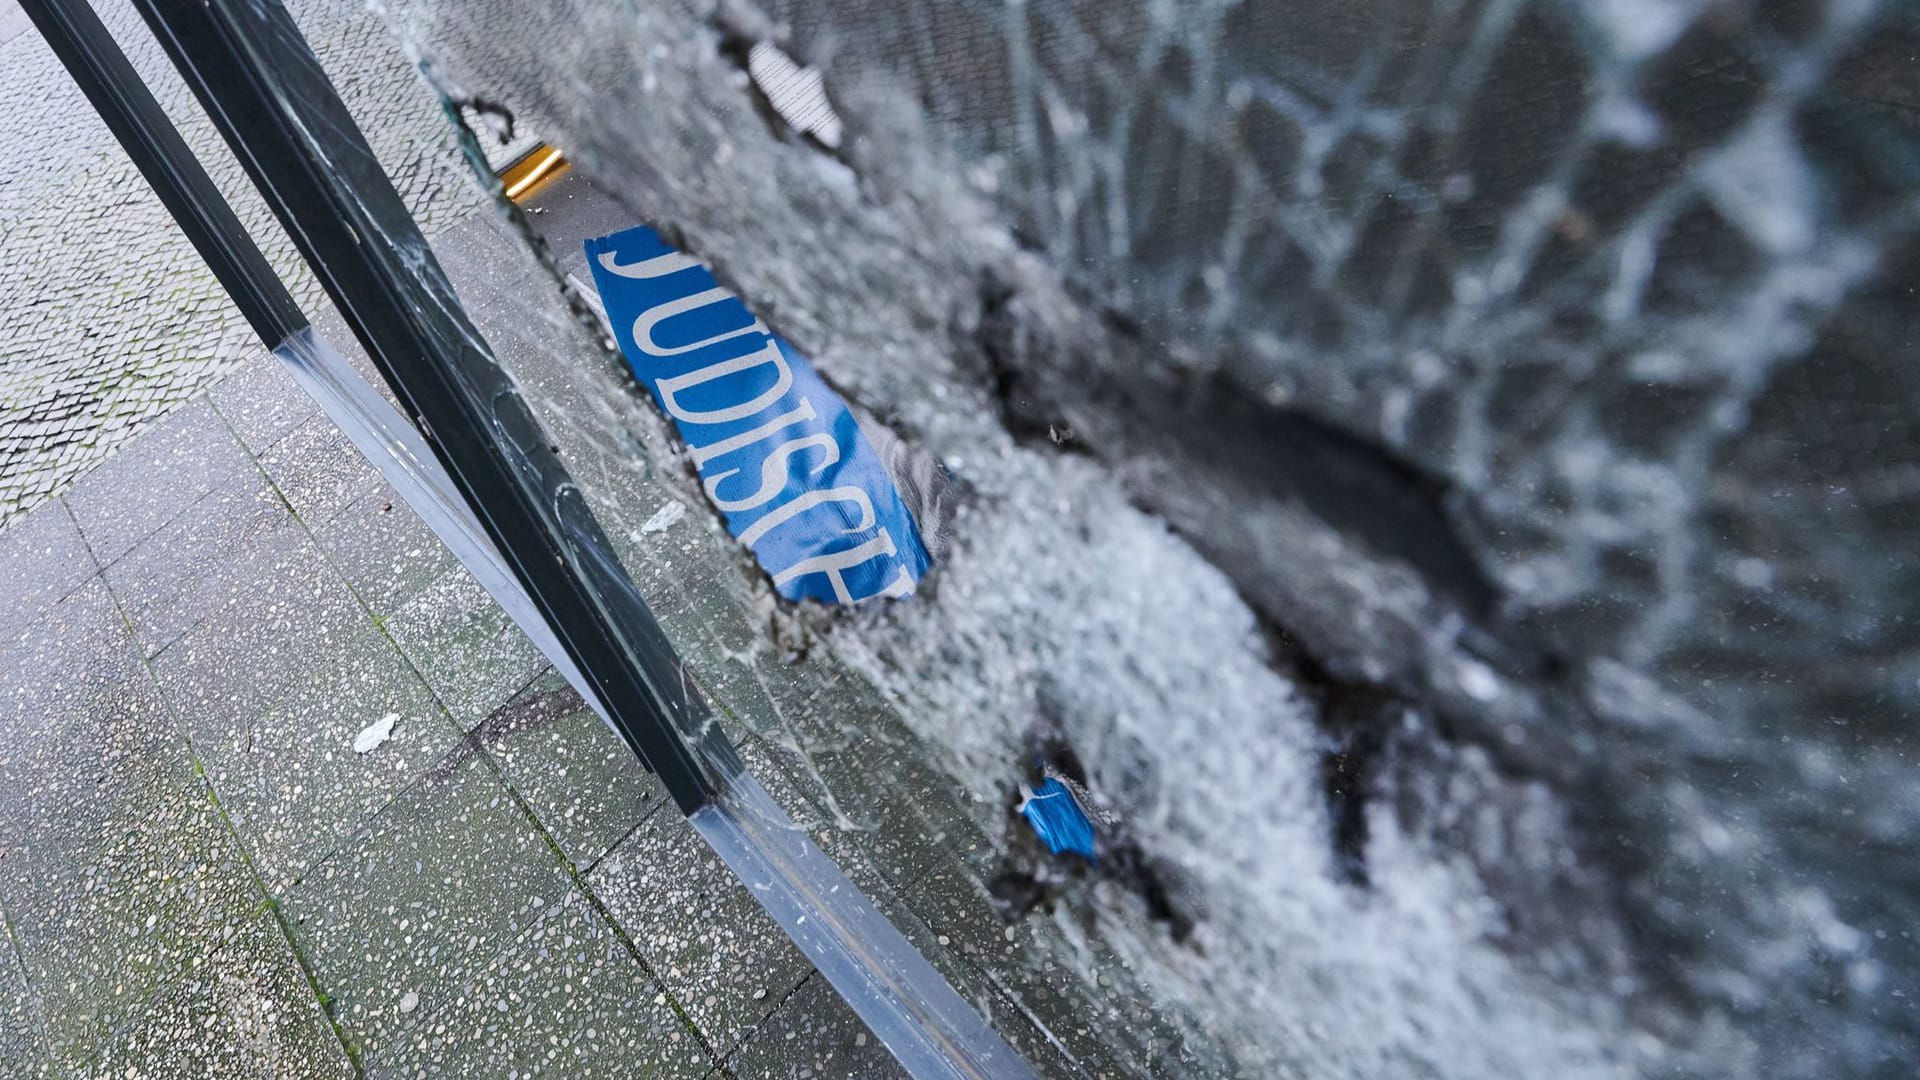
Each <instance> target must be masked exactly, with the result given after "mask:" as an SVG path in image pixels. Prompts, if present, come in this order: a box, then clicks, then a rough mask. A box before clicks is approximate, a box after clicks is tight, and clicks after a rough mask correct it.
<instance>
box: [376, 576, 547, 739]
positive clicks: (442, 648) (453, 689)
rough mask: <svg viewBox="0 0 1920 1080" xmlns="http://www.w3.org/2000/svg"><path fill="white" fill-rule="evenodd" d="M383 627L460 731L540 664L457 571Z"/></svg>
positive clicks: (509, 623) (523, 639)
mask: <svg viewBox="0 0 1920 1080" xmlns="http://www.w3.org/2000/svg"><path fill="white" fill-rule="evenodd" d="M386 628H387V632H388V633H390V634H392V635H393V640H394V641H395V642H396V643H398V644H399V646H400V651H401V652H403V653H405V654H406V657H407V659H408V661H409V662H411V663H412V664H413V666H414V667H415V668H417V669H419V671H420V674H421V675H422V677H424V678H425V679H426V680H427V685H429V686H431V687H433V692H434V693H435V694H437V695H439V698H440V700H441V702H442V703H443V704H445V705H446V707H447V712H448V714H449V715H451V716H452V717H453V719H454V722H455V723H456V724H458V725H459V726H460V727H461V729H462V730H466V729H470V728H472V727H473V726H474V725H475V724H478V723H479V722H480V721H481V720H483V719H485V718H486V717H487V715H488V714H490V713H492V712H493V710H495V709H497V708H499V707H500V706H501V705H503V704H505V703H506V702H507V701H508V700H509V699H511V698H512V697H513V696H514V695H515V694H517V693H519V692H520V690H521V689H523V688H524V687H525V686H526V685H527V684H528V683H531V682H532V681H533V680H534V679H535V678H536V677H537V676H538V675H539V674H540V672H541V671H542V670H543V669H544V668H545V667H546V664H547V661H546V658H545V657H544V656H542V655H540V650H539V649H536V648H534V646H533V642H531V641H529V640H527V636H526V635H525V634H523V633H521V632H520V628H519V627H518V626H515V625H514V623H513V620H512V619H510V618H508V617H507V613H506V612H505V611H502V610H501V608H500V605H498V604H496V603H494V602H493V598H492V597H489V596H488V595H487V592H486V590H485V589H482V588H481V587H480V584H479V582H477V581H475V580H474V579H473V575H471V574H469V573H467V572H466V570H464V569H459V568H456V569H453V570H450V571H448V572H447V573H445V574H442V575H441V576H440V578H439V579H438V580H436V581H435V582H434V583H433V584H432V585H430V586H428V587H427V588H426V589H424V590H422V591H421V593H420V594H419V595H418V596H416V597H414V598H413V599H412V600H410V601H408V602H407V603H406V604H404V605H402V606H401V608H400V609H399V610H398V611H396V612H394V614H393V616H392V617H391V618H389V619H387V620H386Z"/></svg>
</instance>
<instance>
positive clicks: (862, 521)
mask: <svg viewBox="0 0 1920 1080" xmlns="http://www.w3.org/2000/svg"><path fill="white" fill-rule="evenodd" d="M586 248H587V264H588V265H589V266H591V267H592V268H593V280H594V284H595V286H596V288H597V289H598V290H599V293H600V302H601V304H602V306H603V307H604V308H605V310H606V316H607V321H608V323H609V324H611V326H612V328H613V333H614V337H615V339H616V340H618V341H619V343H620V351H621V352H622V353H623V354H625V356H626V358H627V363H628V365H629V366H631V367H632V368H633V373H634V376H635V377H636V378H638V379H639V380H640V382H641V384H642V385H644V386H645V387H646V388H647V389H648V390H650V391H651V392H652V393H653V397H654V400H655V401H657V402H658V403H659V405H660V407H661V409H663V410H665V411H666V413H667V415H668V416H669V417H670V418H672V420H673V423H674V426H675V427H676V428H678V429H679V431H680V435H681V437H682V438H683V439H685V440H686V443H687V447H688V449H689V452H690V454H691V456H692V458H693V463H694V466H695V468H696V469H698V470H699V473H700V480H701V484H702V486H703V487H705V489H706V492H707V497H708V498H709V499H711V500H713V504H714V505H715V506H716V507H718V508H719V509H720V511H721V513H722V514H724V515H725V516H726V521H727V528H728V530H729V531H731V532H732V533H733V535H734V536H736V537H738V538H739V539H740V542H741V543H743V544H745V545H746V546H747V548H748V549H749V550H751V551H752V552H753V555H754V558H755V559H757V560H758V561H759V563H760V566H761V568H762V569H764V570H766V572H767V574H768V575H769V576H771V577H772V578H773V584H774V588H775V589H776V590H777V591H778V592H779V593H780V595H781V596H783V597H785V598H787V599H789V600H802V599H812V600H819V601H822V602H824V603H839V604H852V603H857V602H859V601H861V600H865V599H868V598H869V597H874V596H896V597H897V596H907V595H910V594H911V593H912V592H913V591H914V588H915V586H916V585H918V584H919V581H920V578H921V577H922V576H923V575H925V574H926V572H927V567H928V565H929V563H930V562H931V561H932V560H931V558H930V557H929V555H928V554H927V548H926V545H925V543H923V541H922V540H921V536H920V530H919V527H918V525H917V524H916V523H915V521H914V519H913V513H912V511H910V510H909V509H908V508H907V505H906V503H905V502H904V501H903V500H902V499H901V497H900V490H899V488H898V487H897V486H895V484H894V481H893V477H892V476H891V475H890V474H889V473H888V472H887V470H886V467H885V466H884V465H883V464H882V463H881V460H880V457H879V455H878V454H876V453H875V452H874V449H873V446H872V444H870V443H869V442H868V441H867V438H866V436H865V435H864V434H862V433H861V431H860V427H859V425H858V423H856V421H855V420H854V417H853V414H852V412H850V411H849V410H848V408H847V405H846V403H845V402H844V401H842V400H841V399H840V397H839V395H837V394H835V393H834V392H833V390H832V389H830V388H829V387H828V386H827V384H826V383H825V382H823V381H822V380H821V378H820V376H819V375H818V374H817V373H816V372H815V371H814V370H813V365H812V364H810V363H808V362H807V360H806V358H805V357H803V356H801V355H800V354H798V353H796V352H794V351H793V348H792V347H791V346H789V345H788V344H787V343H786V342H785V341H782V340H780V339H779V338H778V337H775V336H774V335H773V334H772V333H770V332H769V331H768V330H767V327H766V324H765V323H763V322H761V321H760V320H759V319H758V318H756V317H755V316H754V314H753V313H752V312H750V311H748V310H747V308H746V305H745V304H743V303H741V301H740V299H739V297H736V296H734V295H733V293H731V292H729V291H727V290H726V289H724V288H721V287H720V286H719V284H718V283H716V282H715V281H714V279H713V275H712V274H711V273H709V272H708V270H707V268H706V265H705V264H704V263H702V262H700V261H699V260H698V259H695V258H693V257H691V256H689V255H685V254H682V253H681V252H678V251H675V250H674V249H673V248H672V247H670V246H668V244H667V243H666V241H664V240H662V239H661V238H660V235H659V234H658V233H656V232H654V231H653V230H652V229H649V228H647V227H645V226H639V227H636V228H632V229H627V230H625V231H623V232H617V233H614V234H613V235H611V236H602V237H597V238H595V239H591V240H588V241H587V242H586Z"/></svg>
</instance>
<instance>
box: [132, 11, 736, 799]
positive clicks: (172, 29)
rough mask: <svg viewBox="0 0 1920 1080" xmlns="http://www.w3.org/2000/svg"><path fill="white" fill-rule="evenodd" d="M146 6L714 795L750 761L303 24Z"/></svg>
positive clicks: (310, 255)
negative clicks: (469, 306) (477, 323)
mask: <svg viewBox="0 0 1920 1080" xmlns="http://www.w3.org/2000/svg"><path fill="white" fill-rule="evenodd" d="M136 6H137V7H138V9H139V10H140V13H141V15H142V16H143V17H144V18H145V19H146V21H147V24H148V25H149V26H150V27H151V28H152V30H153V32H154V35H155V36H156V37H157V38H159V40H160V44H161V45H162V47H164V48H165V49H166V51H167V53H168V55H169V56H170V57H171V58H172V60H173V62H174V64H175V66H176V67H178V68H179V69H180V72H181V74H182V75H183V76H184V77H185V78H186V81H187V84H188V86H190V87H191V88H192V89H193V91H194V93H195V95H196V96H198V98H199V99H200V103H201V105H202V106H203V107H205V108H206V110H207V112H208V114H209V115H210V116H211V117H212V118H213V121H214V124H215V126H216V127H218V128H219V129H220V132H221V134H222V135H223V136H224V137H225V138H226V140H227V143H228V145H230V146H231V147H232V148H233V150H234V152H235V153H236V154H237V155H238V156H239V158H240V162H241V164H242V165H243V166H244V167H245V168H246V170H247V173H248V175H249V176H250V177H251V179H252V180H253V182H254V184H255V186H256V187H258V188H259V189H260V192H261V194H262V195H264V196H265V197H266V199H267V203H268V205H269V206H271V207H272V209H273V212H274V214H275V215H276V216H277V217H278V218H279V219H280V222H281V224H282V225H284V226H285V227H286V230H287V232H288V233H289V234H290V235H291V236H292V237H293V239H294V242H295V244H296V245H298V246H299V248H300V251H301V254H302V255H303V256H305V258H306V261H307V264H308V265H309V266H310V267H312V269H313V272H314V274H315V276H316V277H318V278H319V279H320V282H321V284H322V285H323V286H325V288H326V290H327V293H328V295H329V296H331V297H332V299H333V302H334V304H335V305H336V306H337V307H338V308H339V310H340V313H341V314H342V315H343V316H344V317H345V319H346V321H347V324H348V325H349V326H350V327H351V328H352V329H353V332H354V336H355V337H356V338H358V339H359V341H360V344H361V346H362V347H363V348H365V350H366V352H367V355H368V356H369V357H371V358H372V359H373V362H374V364H375V366H376V367H378V368H379V369H380V372H381V374H382V375H384V376H385V377H386V380H387V383H388V385H390V386H391V387H392V388H393V391H394V394H395V396H396V397H398V398H399V399H400V403H401V405H402V407H403V408H405V409H406V410H407V412H408V413H409V414H410V415H411V416H412V417H413V419H414V421H415V423H417V424H418V425H419V427H420V430H421V431H422V432H423V433H425V434H426V436H427V439H428V442H429V444H430V445H431V446H432V448H433V452H434V455H435V456H436V457H438V458H439V460H440V463H441V465H442V466H444V467H445V468H446V470H447V473H448V475H450V476H451V477H452V478H453V480H454V483H455V484H456V486H458V488H459V489H460V493H461V494H462V495H463V496H464V497H465V498H466V500H467V502H468V504H469V505H471V506H472V507H473V509H474V511H475V513H476V515H477V516H478V517H479V519H480V522H481V524H482V525H483V526H484V527H485V529H486V531H487V534H488V536H489V537H490V538H491V539H492V541H493V544H494V546H495V547H496V548H497V549H498V550H499V552H500V554H501V555H502V556H504V557H505V558H506V560H507V563H508V565H509V566H511V567H512V569H513V571H514V576H515V577H516V578H518V579H519V581H520V584H521V585H522V587H524V588H525V589H526V591H527V593H528V595H529V596H531V597H532V598H533V600H534V603H535V604H536V606H538V608H539V609H540V613H541V615H542V616H543V617H544V618H545V619H546V621H547V623H548V624H549V625H550V626H552V627H553V629H554V632H555V635H556V636H557V637H558V638H559V640H560V644H561V646H562V647H563V648H564V649H565V650H566V652H567V654H568V656H570V657H571V658H572V659H573V661H574V663H575V665H576V666H577V667H578V669H579V670H580V672H581V674H582V676H583V677H584V678H585V680H586V681H587V683H588V684H589V685H590V687H591V688H592V691H593V693H594V695H595V696H597V697H598V698H599V700H600V701H601V703H602V704H603V705H604V706H605V707H606V710H607V714H608V717H609V720H610V722H611V723H612V724H613V726H614V728H615V730H616V731H618V732H619V734H620V735H621V736H622V737H623V738H624V739H625V740H626V742H627V744H628V745H629V746H631V747H632V748H633V750H634V752H635V753H637V754H638V755H639V756H640V758H641V759H642V760H643V761H645V762H646V764H647V766H648V767H649V768H651V769H652V770H653V771H654V772H655V773H656V774H658V775H659V777H660V779H661V781H662V783H664V784H665V785H666V788H667V790H668V791H669V792H670V793H671V794H672V795H673V798H674V801H675V802H676V803H678V804H679V806H680V808H681V810H682V811H683V812H685V813H692V812H693V811H694V810H695V809H697V808H699V807H700V806H702V805H705V804H706V803H707V802H709V801H710V800H711V799H712V798H713V795H714V793H715V791H716V790H718V789H719V788H720V787H721V786H722V785H724V784H725V783H726V781H727V778H728V777H730V776H732V775H734V774H736V773H738V772H739V771H740V765H739V759H738V756H737V755H736V754H735V753H734V752H733V749H732V747H731V746H730V745H728V744H727V742H726V740H725V738H724V737H723V736H721V735H720V734H719V729H718V727H717V726H716V725H713V724H711V723H709V722H708V720H709V718H710V714H709V712H708V709H707V706H706V704H705V703H704V702H703V701H702V700H701V699H700V698H699V697H698V695H696V694H694V693H692V692H691V691H690V690H689V687H690V683H689V681H688V680H687V679H686V678H685V677H684V675H683V674H682V672H681V667H680V661H679V658H678V657H677V656H675V655H674V652H673V649H672V647H671V646H670V645H669V644H668V642H667V640H666V637H665V635H664V634H663V633H662V632H661V630H660V627H659V625H658V624H657V623H656V622H655V621H654V618H653V615H652V613H651V612H650V611H648V609H647V606H646V603H645V601H644V600H643V599H642V598H641V596H640V593H639V591H638V589H636V588H635V586H634V584H633V581H632V580H631V578H629V577H628V575H627V573H626V571H625V570H624V568H622V567H621V565H620V563H619V560H618V558H617V557H616V556H615V555H614V553H613V548H612V546H611V545H610V544H609V543H608V541H607V539H606V537H605V535H604V534H603V533H602V532H601V529H600V526H599V523H598V522H597V521H596V520H595V519H594V517H593V514H592V512H591V511H590V510H589V509H588V508H587V506H586V504H585V502H584V501H583V500H582V497H581V494H580V489H579V487H578V485H576V484H574V483H573V480H572V478H571V477H570V476H569V475H568V473H567V470H566V467H565V466H564V465H563V464H562V463H561V461H560V459H559V456H558V455H557V454H556V453H555V450H554V446H553V444H552V442H551V440H550V439H548V437H547V435H546V433H545V431H543V430H542V429H541V426H540V423H539V421H538V420H537V419H535V417H534V415H533V413H532V411H531V410H530V409H529V408H528V407H527V405H526V403H525V402H524V401H523V400H522V399H521V397H520V394H519V390H518V387H517V386H516V385H515V384H514V382H513V380H512V379H511V378H510V377H509V376H508V375H507V373H506V372H505V371H503V370H502V369H501V368H500V366H499V364H498V362H497V361H496V360H495V359H494V357H493V355H492V352H491V350H490V348H489V347H488V345H487V343H486V341H485V339H484V338H482V337H481V335H480V333H479V331H478V330H477V329H475V328H474V326H473V324H472V322H471V321H470V320H469V318H468V316H467V314H466V310H465V309H464V308H463V307H462V306H461V304H460V301H459V298H458V297H457V296H456V295H455V294H454V291H453V286H452V285H451V283H449V282H448V280H447V278H446V274H445V272H444V271H443V270H442V269H441V268H440V264H439V262H438V261H437V260H436V259H435V258H434V256H433V252H432V250H431V249H430V248H429V246H428V244H427V241H426V238H425V237H423V236H422V235H421V234H420V230H419V228H418V227H417V226H416V225H415V224H414V221H413V218H412V215H410V214H409V213H408V212H407V209H406V206H405V204H403V203H402V202H401V200H400V196H399V193H398V192H396V191H395V190H394V188H393V184H392V182H391V181H390V180H389V179H388V178H387V175H386V173H385V171H384V170H383V169H382V168H381V166H380V163H379V161H378V160H377V159H376V158H375V157H374V155H373V151H372V149H371V148H370V147H369V146H368V145H367V143H366V139H365V138H364V136H362V135H361V133H360V130H359V127H358V126H357V125H356V124H355V123H354V120H353V117H352V115H351V114H349V113H348V112H347V109H346V106H345V105H344V104H343V103H342V102H341V101H340V98H339V96H338V95H337V94H336V93H335V92H334V89H333V84H332V83H331V82H330V81H329V80H328V78H327V76H326V73H325V72H323V71H322V70H321V69H320V65H319V62H318V61H317V60H316V59H315V57H314V55H313V53H312V51H311V50H310V49H309V48H308V47H307V45H306V41H305V39H304V38H303V37H301V35H300V32H299V29H298V28H297V27H295V26H294V24H293V21H292V19H291V18H290V17H289V16H288V15H287V13H286V12H285V10H283V9H282V8H281V7H279V6H278V5H277V4H272V3H232V4H228V3H205V2H197V3H196V2H178V0H139V2H138V3H137V4H136Z"/></svg>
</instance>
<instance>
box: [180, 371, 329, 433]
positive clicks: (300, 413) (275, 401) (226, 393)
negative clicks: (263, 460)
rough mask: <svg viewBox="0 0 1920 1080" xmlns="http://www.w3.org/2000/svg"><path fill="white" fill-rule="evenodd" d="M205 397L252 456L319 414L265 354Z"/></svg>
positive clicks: (296, 385)
mask: <svg viewBox="0 0 1920 1080" xmlns="http://www.w3.org/2000/svg"><path fill="white" fill-rule="evenodd" d="M207 396H208V398H209V399H210V400H211V401H212V402H213V408H214V411H215V412H218V413H219V414H220V416H221V418H222V419H224V420H225V421H226V422H227V424H228V426H229V427H231V428H232V429H233V433H234V434H235V435H236V436H237V437H238V438H239V439H240V443H241V445H243V446H245V447H246V448H247V449H248V450H249V451H251V452H253V453H254V454H256V455H257V454H260V453H261V452H263V451H265V450H266V449H267V447H269V446H272V445H273V444H274V443H276V442H279V441H280V440H281V439H282V438H284V437H285V436H286V435H287V434H288V433H289V432H291V431H293V430H294V429H295V428H297V427H299V426H300V425H302V424H304V423H306V422H307V421H308V420H309V419H311V418H312V417H314V416H317V415H319V413H320V406H319V405H317V404H315V403H314V400H313V399H312V398H310V397H308V396H307V394H306V391H304V390H302V389H300V384H299V383H297V382H294V381H293V376H292V375H291V374H289V373H288V372H287V368H286V365H285V364H282V363H281V362H280V361H279V360H278V359H277V358H275V357H273V356H271V355H269V354H266V353H261V354H260V355H258V356H255V357H254V358H252V359H250V360H248V361H247V362H246V363H245V364H244V365H242V366H241V368H240V370H238V371H236V372H234V373H233V374H231V375H229V376H227V377H226V378H224V379H221V380H220V381H219V382H216V383H214V384H213V387H212V389H211V390H209V391H208V394H207Z"/></svg>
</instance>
